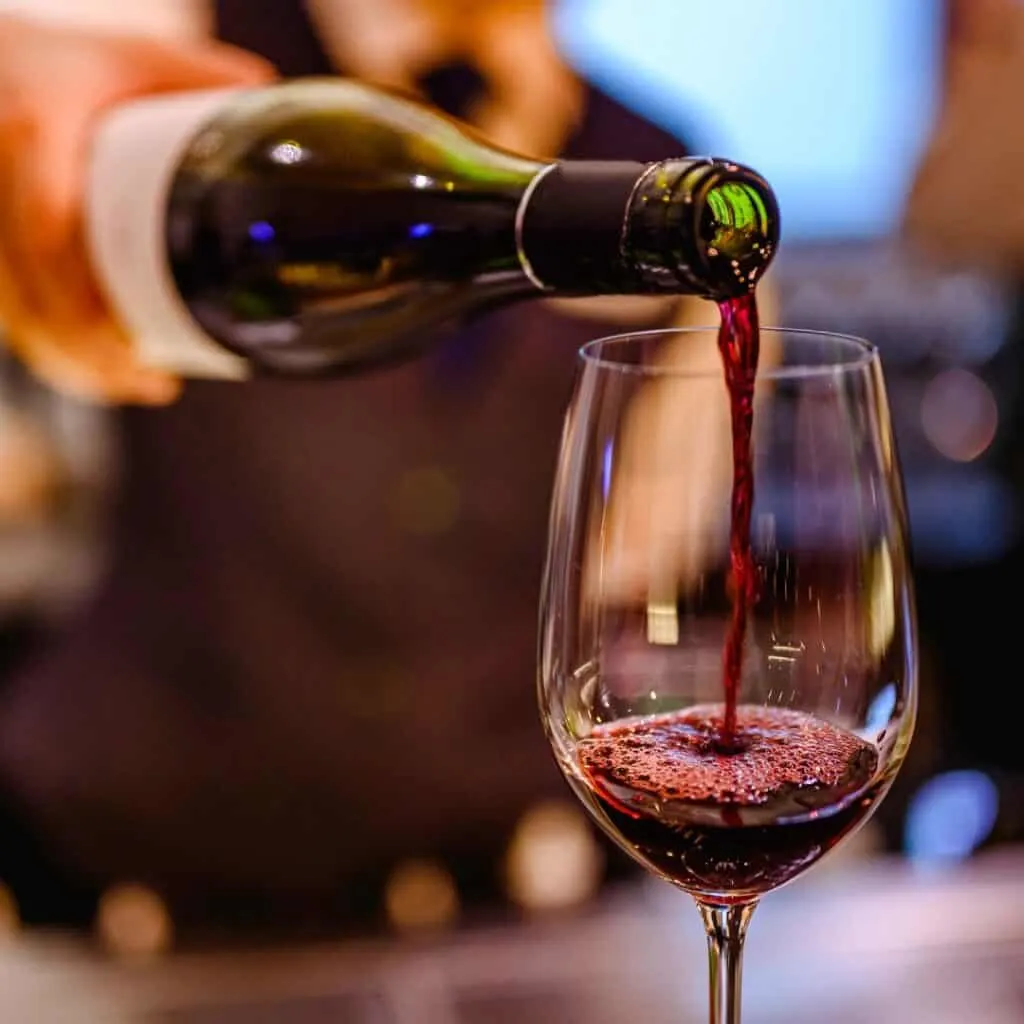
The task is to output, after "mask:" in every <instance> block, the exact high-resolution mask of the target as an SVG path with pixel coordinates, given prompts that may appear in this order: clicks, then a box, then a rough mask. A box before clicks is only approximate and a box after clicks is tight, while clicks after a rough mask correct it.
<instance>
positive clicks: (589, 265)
mask: <svg viewBox="0 0 1024 1024" xmlns="http://www.w3.org/2000/svg"><path fill="white" fill-rule="evenodd" d="M645 170H646V167H645V165H644V164H640V163H630V162H625V161H614V162H611V161H609V162H606V161H596V160H594V161H591V160H581V161H567V162H564V163H554V164H549V165H548V166H546V167H544V168H543V169H542V170H541V171H540V172H539V173H538V174H537V176H536V177H535V178H534V179H533V180H532V181H531V182H530V184H529V186H528V187H527V189H526V192H525V193H524V194H523V198H522V201H521V202H520V204H519V210H518V212H517V214H516V249H517V251H518V254H519V261H520V264H521V265H522V268H523V272H524V273H525V274H526V276H527V277H528V278H529V280H530V281H531V282H532V283H533V284H534V285H535V286H536V287H537V288H539V289H540V290H542V291H551V292H558V293H561V294H579V295H591V294H597V293H611V294H614V293H622V294H628V293H631V292H634V291H636V290H637V284H638V282H637V281H636V279H635V275H634V274H633V273H632V270H631V268H630V267H629V265H628V263H627V261H626V260H625V259H624V254H623V247H622V242H623V235H624V231H625V227H626V220H627V216H628V211H629V207H630V200H631V198H632V196H633V193H634V191H635V190H636V187H637V183H638V182H639V181H640V179H641V178H642V177H643V175H644V173H645Z"/></svg>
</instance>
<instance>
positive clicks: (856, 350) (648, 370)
mask: <svg viewBox="0 0 1024 1024" xmlns="http://www.w3.org/2000/svg"><path fill="white" fill-rule="evenodd" d="M673 334H712V335H715V336H716V337H717V335H718V328H717V327H713V326H710V325H706V326H703V327H701V326H688V327H655V328H652V329H650V330H644V331H623V332H622V333H620V334H607V335H604V336H603V337H600V338H593V339H591V340H590V341H588V342H586V343H585V344H583V345H581V346H580V347H579V349H578V350H577V356H578V358H579V359H580V360H581V362H582V363H584V365H586V366H588V367H594V368H596V369H599V370H606V371H612V372H615V373H621V374H625V375H631V376H636V377H678V378H680V379H686V378H691V379H693V380H699V379H701V378H709V377H720V376H721V375H722V368H721V366H718V365H716V366H714V367H707V368H704V369H690V368H685V367H683V368H677V367H672V366H645V365H638V364H636V363H627V362H625V361H623V360H621V359H615V358H613V357H609V356H608V355H605V354H602V353H600V350H601V349H602V348H603V347H604V346H606V345H608V344H610V343H612V342H623V341H629V340H636V341H643V340H645V339H651V338H659V337H667V336H669V335H673ZM765 335H774V336H776V337H786V336H789V337H791V338H793V337H798V336H799V337H803V338H809V339H818V340H823V339H829V340H831V341H838V342H841V343H842V345H843V347H844V349H845V350H846V351H845V353H843V354H840V355H839V357H838V358H836V359H833V360H831V361H829V362H825V361H824V360H822V361H820V362H809V361H805V362H796V363H788V364H775V365H771V366H768V367H763V368H762V367H758V371H757V379H758V380H798V379H802V378H813V377H835V376H840V375H842V374H845V373H850V372H853V371H860V370H864V369H866V368H868V367H870V366H872V365H874V364H875V363H877V362H878V359H879V353H878V346H877V345H875V344H874V343H873V342H870V341H868V340H867V339H866V338H861V337H858V336H857V335H855V334H844V333H842V332H841V331H821V330H812V329H810V328H803V327H762V328H761V337H762V338H764V336H765Z"/></svg>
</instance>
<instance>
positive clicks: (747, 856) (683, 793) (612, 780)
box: [576, 704, 883, 904]
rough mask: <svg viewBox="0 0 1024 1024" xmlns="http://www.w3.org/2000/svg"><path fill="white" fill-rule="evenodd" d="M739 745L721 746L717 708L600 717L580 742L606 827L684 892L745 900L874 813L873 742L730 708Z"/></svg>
mask: <svg viewBox="0 0 1024 1024" xmlns="http://www.w3.org/2000/svg"><path fill="white" fill-rule="evenodd" d="M732 713H733V715H734V722H735V726H734V728H735V729H736V735H737V736H738V737H739V738H740V739H741V740H742V746H741V747H739V748H734V749H731V750H723V749H722V747H721V744H720V741H719V734H720V730H721V729H722V728H723V718H724V714H725V708H724V706H723V705H720V704H716V705H704V706H697V707H691V708H688V709H686V710H685V711H680V712H671V713H669V714H665V715H659V716H656V717H653V718H643V719H636V720H633V721H631V722H630V721H627V722H613V723H610V724H608V725H599V726H597V727H595V728H594V729H593V731H592V732H591V734H590V735H589V736H588V737H586V738H585V739H581V740H579V741H578V743H577V748H576V751H577V757H578V760H579V765H580V768H581V770H582V774H583V778H584V780H585V781H586V783H587V787H588V789H589V790H590V792H591V794H592V795H593V797H594V798H595V799H596V800H597V802H598V804H599V805H600V810H601V811H602V812H603V816H604V817H605V818H606V819H607V821H608V823H609V824H610V825H611V826H612V831H613V832H614V834H615V835H616V836H617V837H618V838H619V840H620V842H623V843H624V844H625V845H626V846H627V847H628V848H630V850H631V851H632V852H633V853H634V854H635V855H636V856H637V857H638V858H639V859H640V860H641V861H643V862H644V863H646V864H648V865H649V866H650V867H651V868H652V869H653V870H654V871H656V872H657V873H658V874H660V875H662V876H663V877H665V878H667V879H669V880H670V881H672V882H675V883H676V884H678V885H679V886H681V887H682V888H683V889H685V890H687V891H688V892H691V893H694V894H699V895H703V896H707V897H713V898H714V899H715V900H716V902H718V903H722V904H727V903H733V902H737V903H738V902H746V901H749V900H751V899H752V898H757V897H758V896H761V895H763V894H764V893H766V892H768V891H770V890H772V889H775V888H777V887H778V886H780V885H783V884H785V883H786V882H788V881H790V880H791V879H792V878H794V877H796V875H798V874H800V873H802V872H803V871H804V870H806V869H807V868H808V867H809V866H810V865H811V864H813V863H814V862H815V861H817V860H818V859H819V858H820V857H822V856H823V855H824V854H825V853H827V852H828V851H829V850H830V849H831V848H832V847H833V846H835V845H836V843H838V842H839V841H840V840H841V839H842V838H843V837H844V836H845V835H847V834H848V833H849V832H850V831H851V829H853V828H854V827H856V826H857V825H858V824H859V823H860V822H861V821H862V820H863V819H864V818H865V817H866V816H867V815H868V814H869V813H870V811H871V809H872V808H873V807H874V806H875V804H876V803H877V801H878V798H879V796H880V795H881V792H880V790H881V787H882V786H883V783H882V782H881V781H879V780H876V778H875V776H876V773H877V769H878V754H877V752H876V749H875V747H874V746H873V745H872V744H870V743H868V742H865V741H864V740H862V739H861V738H860V737H858V736H856V735H855V734H854V733H852V732H848V731H847V730H845V729H841V728H839V727H838V726H835V725H831V724H830V723H828V722H825V721H823V720H821V719H819V718H816V717H814V716H813V715H809V714H806V713H804V712H800V711H793V710H789V709H785V708H778V707H762V706H754V705H739V706H738V707H736V708H734V709H733V712H732Z"/></svg>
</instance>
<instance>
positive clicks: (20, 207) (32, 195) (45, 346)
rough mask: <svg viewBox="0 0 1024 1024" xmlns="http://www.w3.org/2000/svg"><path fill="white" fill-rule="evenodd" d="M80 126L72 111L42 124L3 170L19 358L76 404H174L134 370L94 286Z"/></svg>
mask: <svg viewBox="0 0 1024 1024" xmlns="http://www.w3.org/2000/svg"><path fill="white" fill-rule="evenodd" d="M84 124H85V122H84V121H83V119H82V118H80V117H78V116H76V112H75V111H74V110H73V109H70V110H67V111H66V112H65V114H64V115H63V116H61V117H51V118H50V119H48V120H42V119H41V120H39V121H38V122H37V126H36V128H35V130H34V131H33V132H32V133H31V134H30V135H29V136H27V137H26V138H25V139H24V140H22V141H23V144H22V145H20V146H17V147H15V148H14V151H13V152H11V153H10V156H9V160H8V162H7V166H8V176H7V181H6V192H7V204H8V212H7V215H6V218H5V219H6V221H7V224H8V228H9V230H8V231H7V232H6V263H7V266H8V268H9V269H10V272H11V274H12V275H13V276H14V278H15V281H16V287H17V290H18V292H19V293H20V302H21V305H22V307H23V309H22V314H21V320H22V321H23V322H24V323H25V325H26V326H25V334H26V338H28V339H31V341H30V342H26V345H29V346H30V347H31V350H28V349H26V350H25V351H24V352H23V355H24V356H25V358H26V359H29V360H30V361H31V364H32V366H33V368H34V369H36V370H37V372H40V373H42V374H45V375H46V377H47V379H48V380H50V381H51V382H52V383H54V384H56V385H57V386H61V387H64V388H72V389H73V390H74V391H75V392H76V393H79V394H80V393H82V391H83V389H86V390H87V391H88V392H89V393H90V395H93V394H98V395H103V394H107V395H108V396H111V397H113V396H116V397H117V398H118V399H120V400H128V401H139V402H147V403H151V402H152V403H162V402H166V401H170V400H171V399H172V398H173V397H174V395H175V394H176V393H177V386H176V384H175V383H174V381H173V379H172V378H169V377H168V375H167V374H165V373H163V372H160V371H156V370H151V369H148V368H146V367H143V366H141V365H138V364H137V363H136V360H135V357H134V354H133V352H132V349H131V344H130V342H129V340H128V338H127V337H126V336H125V335H124V334H123V333H122V332H121V331H120V329H119V328H118V327H117V325H116V324H115V323H114V322H113V321H112V320H111V318H110V316H109V314H108V313H107V310H106V307H105V304H104V302H103V300H102V298H101V297H100V295H99V293H98V291H97V289H96V287H95V285H94V283H93V279H92V274H91V272H90V269H89V264H88V262H87V259H86V255H85V245H84V241H83V238H82V231H81V221H80V198H79V197H80V194H81V175H82V166H83V161H84V156H85V154H84V150H85V146H86V139H85V133H84V130H83V126H84Z"/></svg>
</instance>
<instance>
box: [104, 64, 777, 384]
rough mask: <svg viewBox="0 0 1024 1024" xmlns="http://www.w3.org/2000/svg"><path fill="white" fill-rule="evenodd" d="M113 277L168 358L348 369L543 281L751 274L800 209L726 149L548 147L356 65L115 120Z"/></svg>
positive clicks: (251, 369)
mask: <svg viewBox="0 0 1024 1024" xmlns="http://www.w3.org/2000/svg"><path fill="white" fill-rule="evenodd" d="M86 225H87V237H88V240H89V244H90V250H91V254H92V258H93V263H94V269H95V272H96V277H97V280H98V281H99V283H100V287H101V288H102V290H103V291H104V293H105V294H106V296H107V298H108V300H109V302H110V305H111V308H112V309H113V311H114V313H115V315H116V316H118V318H119V319H120V320H121V321H122V323H123V324H124V326H125V327H126V329H127V330H128V332H129V334H130V335H131V336H132V337H133V338H134V340H135V343H136V344H137V345H138V350H139V355H140V357H141V359H142V360H143V361H144V362H146V363H147V364H149V365H152V366H159V367H162V368H165V369H168V370H172V371H175V372H179V373H183V374H185V375H191V376H212V377H245V376H249V375H251V374H253V373H270V374H278V375H293V376H298V375H334V374H343V373H347V372H353V371H356V370H359V369H363V368H366V367H369V366H373V365H376V364H380V363H383V362H386V361H389V360H392V359H396V358H399V357H406V356H411V355H413V354H415V353H416V352H417V351H420V350H422V349H423V348H425V347H427V346H429V345H430V344H431V343H432V342H433V340H434V338H435V337H436V331H435V330H434V328H437V327H441V326H443V325H445V324H447V323H448V322H450V321H452V320H455V319H457V318H459V317H461V316H465V315H467V314H472V313H474V312H479V311H481V310H483V309H485V308H489V307H493V306H495V305H499V304H502V303H507V302H512V301H516V300H519V299H524V298H528V297H530V296H539V295H560V296H584V295H597V294H667V293H680V294H682V293H689V294H694V295H701V296H705V297H707V298H712V299H719V300H720V299H722V298H725V297H728V296H730V295H733V294H738V293H742V292H745V291H748V290H750V289H751V288H752V287H753V286H754V283H755V282H756V281H757V280H758V279H759V276H760V275H761V274H763V272H764V269H765V268H766V267H767V265H768V264H769V262H770V261H771V259H772V256H773V255H774V252H775V248H776V244H777V241H778V232H779V217H778V208H777V204H776V201H775V197H774V195H773V193H772V190H771V188H770V187H769V186H768V184H767V183H766V182H765V181H764V180H763V179H762V178H761V177H759V176H758V175H757V174H755V173H754V172H753V171H751V170H749V169H747V168H744V167H741V166H739V165H737V164H734V163H731V162H729V161H724V160H715V159H675V160H666V161H664V162H661V163H655V164H640V163H632V162H589V161H538V160H531V159H526V158H524V157H521V156H517V155H514V154H511V153H508V152H504V151H501V150H498V149H495V148H493V147H492V146H490V145H488V144H487V143H486V142H484V141H483V140H481V139H480V138H479V137H477V136H476V135H475V134H474V133H473V132H472V130H471V129H469V128H467V127H465V126H463V125H461V124H459V123H458V122H455V121H453V120H451V119H449V118H448V117H446V116H445V115H444V114H442V113H440V112H438V111H436V110H434V109H432V108H430V107H427V106H425V105H422V104H420V103H419V102H417V101H415V100H412V99H408V98H405V97H403V96H400V95H397V94H392V93H388V92H384V91H381V90H379V89H376V88H372V87H369V86H367V85H364V84H361V83H358V82H354V81H349V80H344V79H299V80H295V81H292V82H288V83H285V84H281V85H274V86H270V87H266V88H261V89H251V90H250V89H246V90H228V91H221V90H218V91H214V92H202V93H187V94H179V95H170V96H165V97H157V98H151V99H146V100H142V101H139V102H136V103H132V104H130V105H128V106H125V107H120V108H117V109H115V110H114V111H113V112H111V113H110V114H108V115H107V117H106V118H105V120H104V121H103V122H102V123H101V124H100V125H99V127H98V129H97V132H96V136H95V141H94V145H93V152H92V162H91V172H90V182H89V189H88V195H87V200H86Z"/></svg>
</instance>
